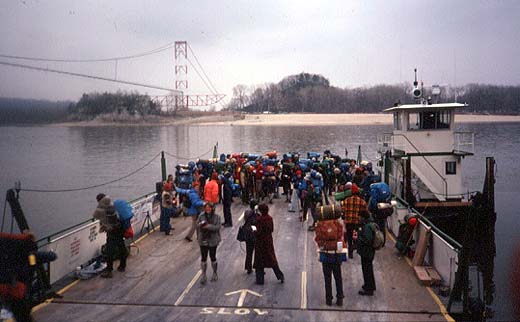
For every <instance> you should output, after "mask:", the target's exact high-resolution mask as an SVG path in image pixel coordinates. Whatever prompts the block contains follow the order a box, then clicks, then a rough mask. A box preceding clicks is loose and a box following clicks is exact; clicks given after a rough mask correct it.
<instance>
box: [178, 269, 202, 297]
mask: <svg viewBox="0 0 520 322" xmlns="http://www.w3.org/2000/svg"><path fill="white" fill-rule="evenodd" d="M201 275H202V271H201V270H200V269H199V270H198V271H197V274H195V276H193V278H192V279H191V281H190V283H189V284H188V286H186V289H184V291H183V292H182V294H181V296H179V298H178V299H177V301H175V304H174V305H175V306H178V305H179V304H181V302H182V300H184V297H185V296H186V294H188V292H189V291H190V290H191V288H192V287H193V285H195V283H196V282H197V280H198V279H199V277H200V276H201Z"/></svg>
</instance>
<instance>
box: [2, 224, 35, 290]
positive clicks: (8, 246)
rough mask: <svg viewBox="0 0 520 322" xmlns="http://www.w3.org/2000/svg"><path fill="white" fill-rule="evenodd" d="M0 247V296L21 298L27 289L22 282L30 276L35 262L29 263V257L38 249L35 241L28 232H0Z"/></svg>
mask: <svg viewBox="0 0 520 322" xmlns="http://www.w3.org/2000/svg"><path fill="white" fill-rule="evenodd" d="M0 249H2V260H1V261H0V272H2V273H1V274H0V298H2V299H13V300H21V299H23V298H24V296H25V292H26V289H27V286H26V284H25V283H24V282H26V281H29V280H30V279H31V276H32V272H33V270H32V269H31V266H32V265H34V264H35V262H33V263H31V259H30V257H31V256H34V253H36V251H37V250H38V247H37V246H36V242H34V241H33V240H32V235H30V234H8V233H0ZM33 259H34V257H33ZM34 261H35V259H34Z"/></svg>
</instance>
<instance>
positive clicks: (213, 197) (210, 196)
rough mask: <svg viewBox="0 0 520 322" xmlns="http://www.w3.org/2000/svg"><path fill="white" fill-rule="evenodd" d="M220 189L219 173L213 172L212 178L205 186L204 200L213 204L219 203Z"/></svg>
mask: <svg viewBox="0 0 520 322" xmlns="http://www.w3.org/2000/svg"><path fill="white" fill-rule="evenodd" d="M218 197H219V189H218V174H217V173H216V172H213V174H212V175H211V180H210V181H208V182H207V183H206V185H205V186H204V201H205V202H211V203H213V204H217V203H218Z"/></svg>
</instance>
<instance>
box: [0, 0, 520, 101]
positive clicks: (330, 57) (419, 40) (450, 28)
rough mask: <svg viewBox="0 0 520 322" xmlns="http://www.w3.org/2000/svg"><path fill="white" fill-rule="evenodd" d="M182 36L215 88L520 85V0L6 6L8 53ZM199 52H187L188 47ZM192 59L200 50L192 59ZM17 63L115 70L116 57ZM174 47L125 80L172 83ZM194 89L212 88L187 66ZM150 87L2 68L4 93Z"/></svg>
mask: <svg viewBox="0 0 520 322" xmlns="http://www.w3.org/2000/svg"><path fill="white" fill-rule="evenodd" d="M177 40H186V41H188V43H189V45H190V46H191V48H192V49H193V51H194V52H195V55H196V56H197V58H198V59H199V61H200V63H201V64H202V65H203V67H204V68H205V71H206V73H207V74H208V76H209V77H210V79H211V81H212V82H213V84H214V86H215V87H216V88H217V89H218V91H219V92H221V93H224V94H227V95H228V98H229V96H230V95H231V92H232V88H233V87H234V86H235V85H237V84H246V85H254V84H262V83H269V82H278V81H280V80H281V79H282V78H283V77H285V76H287V75H290V74H296V73H300V72H304V71H305V72H309V73H318V74H322V75H323V76H325V77H326V78H328V79H329V80H330V82H331V84H332V85H334V86H338V87H358V86H364V85H374V84H381V83H385V84H395V83H400V82H404V81H413V68H414V67H417V68H418V69H419V76H420V78H421V79H422V80H424V82H425V84H426V85H431V84H435V83H436V84H457V85H462V84H467V83H491V84H510V85H520V68H519V67H520V60H519V57H520V1H516V0H511V1H475V0H468V1H453V0H435V1H425V0H420V1H419V0H415V1H387V0H381V1H373V0H371V1H346V0H340V1H302V0H298V1H281V0H262V1H254V2H253V1H239V0H236V1H231V0H229V1H224V0H218V1H215V0H206V1H195V0H186V1H180V0H161V1H129V0H121V1H113V0H111V1H84V0H83V1H71V0H60V1H58V0H56V1H51V0H48V1H44V0H23V1H22V0H20V1H14V0H6V1H2V2H1V3H0V54H4V55H19V56H34V57H44V58H63V59H94V58H107V57H118V56H125V55H133V54H138V53H142V52H145V51H148V50H152V49H155V48H158V47H161V46H163V45H166V44H168V43H172V42H174V41H177ZM190 54H191V53H190ZM189 58H190V59H191V61H192V62H194V63H195V59H194V57H192V56H191V57H189ZM0 61H8V62H17V63H22V64H31V65H34V66H43V67H46V68H54V69H61V70H67V71H73V72H78V73H86V74H92V75H99V76H103V77H111V78H113V77H114V75H115V63H114V62H105V63H81V64H78V63H75V64H73V63H41V62H28V61H16V60H13V59H6V58H0ZM174 66H175V61H174V58H173V49H170V50H168V51H164V52H161V53H158V54H155V55H151V56H145V57H142V58H138V59H133V60H125V61H119V62H118V66H117V67H118V68H117V77H118V79H122V80H128V81H134V82H140V83H147V84H153V85H158V86H162V87H168V88H174V86H175V83H174V80H175V75H174ZM188 81H189V87H190V88H189V90H188V93H192V94H194V93H197V94H199V93H200V94H207V93H209V92H210V91H209V90H208V89H207V88H206V86H205V85H204V84H203V83H202V82H201V81H200V79H199V76H198V75H197V74H196V73H195V72H194V70H193V69H192V68H191V66H189V72H188ZM117 89H124V90H138V91H139V92H141V93H149V94H164V92H161V91H156V90H152V89H146V88H140V87H134V86H127V85H120V84H113V83H109V82H105V81H98V80H89V79H81V78H75V77H70V76H63V75H57V74H51V73H44V72H39V71H31V70H25V69H18V68H13V67H7V66H3V65H0V96H4V97H26V98H45V99H60V100H61V99H73V100H77V99H78V98H79V97H80V96H81V94H82V93H84V92H91V91H115V90H117Z"/></svg>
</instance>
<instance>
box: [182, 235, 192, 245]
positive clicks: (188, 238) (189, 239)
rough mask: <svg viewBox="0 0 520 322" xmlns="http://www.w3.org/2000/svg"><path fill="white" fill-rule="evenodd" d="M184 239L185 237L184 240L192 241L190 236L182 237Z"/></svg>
mask: <svg viewBox="0 0 520 322" xmlns="http://www.w3.org/2000/svg"><path fill="white" fill-rule="evenodd" d="M184 239H186V240H187V241H189V242H190V243H191V242H192V240H191V238H190V237H188V236H186V237H184Z"/></svg>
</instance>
